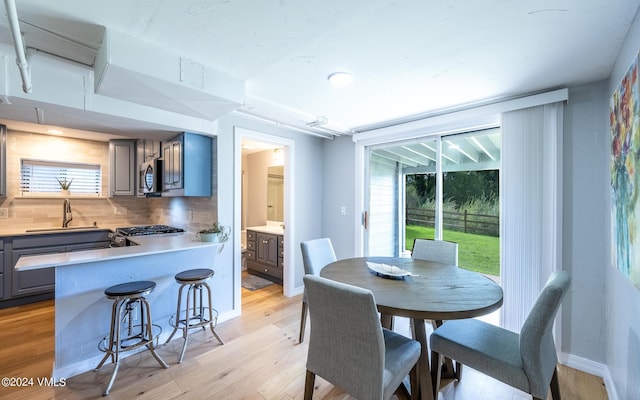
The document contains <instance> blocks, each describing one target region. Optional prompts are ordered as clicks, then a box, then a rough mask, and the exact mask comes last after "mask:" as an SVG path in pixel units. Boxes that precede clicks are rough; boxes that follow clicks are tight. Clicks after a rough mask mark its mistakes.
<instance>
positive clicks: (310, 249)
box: [298, 238, 337, 343]
mask: <svg viewBox="0 0 640 400" xmlns="http://www.w3.org/2000/svg"><path fill="white" fill-rule="evenodd" d="M300 248H301V249H302V264H303V265H304V273H305V275H315V276H319V275H320V271H322V268H324V267H325V266H326V265H327V264H330V263H332V262H334V261H336V260H337V259H336V253H335V252H334V251H333V245H332V244H331V239H329V238H322V239H313V240H307V241H305V242H302V243H300ZM307 310H308V307H307V292H306V290H305V292H304V294H303V297H302V313H301V315H300V337H299V338H298V341H299V342H300V343H302V341H303V340H304V329H305V327H306V324H307Z"/></svg>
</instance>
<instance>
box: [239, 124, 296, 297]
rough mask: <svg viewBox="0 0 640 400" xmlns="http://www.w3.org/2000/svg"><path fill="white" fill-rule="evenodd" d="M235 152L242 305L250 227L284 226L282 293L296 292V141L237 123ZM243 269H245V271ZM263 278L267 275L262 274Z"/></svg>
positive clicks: (287, 294) (289, 294) (290, 293)
mask: <svg viewBox="0 0 640 400" xmlns="http://www.w3.org/2000/svg"><path fill="white" fill-rule="evenodd" d="M234 132H235V138H234V144H235V154H236V160H237V161H236V162H235V165H236V178H235V179H236V188H237V189H236V192H235V193H236V195H235V199H236V200H235V201H234V202H235V207H234V208H235V209H236V213H235V218H234V226H235V227H236V229H237V232H239V233H240V234H239V235H238V237H239V240H238V244H237V246H235V249H234V256H235V257H237V260H238V261H239V262H237V263H235V265H238V266H239V267H238V268H236V270H234V277H235V279H234V282H237V283H236V284H235V285H234V287H235V303H236V304H238V305H239V306H240V305H241V295H242V290H243V289H242V286H241V285H242V276H243V275H245V276H246V275H247V272H246V269H247V266H248V264H249V263H248V262H247V257H246V256H247V255H248V254H247V252H248V250H245V252H244V255H245V257H242V255H243V247H244V249H246V248H247V244H248V241H247V238H246V236H244V235H245V232H246V228H247V227H273V228H281V229H282V232H281V234H282V235H281V237H282V238H284V240H283V246H282V258H281V260H280V261H279V262H280V263H281V265H282V282H281V283H282V293H283V295H285V296H291V295H293V291H294V288H293V282H294V271H293V268H287V265H292V264H291V261H290V260H292V259H293V257H292V254H293V253H292V252H293V250H292V248H293V246H292V239H290V238H293V217H292V215H293V212H292V211H293V196H292V195H291V193H293V170H292V168H290V165H292V160H293V152H294V146H293V144H294V143H293V141H292V140H289V139H286V138H282V137H279V136H274V135H270V134H266V133H263V132H258V131H253V130H249V129H245V128H240V127H236V128H235V129H234ZM243 270H244V271H243ZM263 278H264V276H263Z"/></svg>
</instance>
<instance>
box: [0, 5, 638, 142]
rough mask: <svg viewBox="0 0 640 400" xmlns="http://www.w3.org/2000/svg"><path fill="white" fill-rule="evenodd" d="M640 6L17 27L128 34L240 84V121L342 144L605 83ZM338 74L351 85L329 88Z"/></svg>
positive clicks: (227, 8) (272, 8) (293, 14)
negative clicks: (318, 134) (391, 127)
mask: <svg viewBox="0 0 640 400" xmlns="http://www.w3.org/2000/svg"><path fill="white" fill-rule="evenodd" d="M639 4H640V1H638V0H521V1H505V0H486V1H477V0H458V1H455V0H439V1H425V0H405V1H402V0H396V1H394V0H348V1H345V0H323V1H316V0H313V1H312V0H295V1H293V0H209V1H207V0H181V1H173V0H138V1H132V0H109V1H103V2H93V1H86V0H56V1H51V0H16V6H17V10H18V15H19V17H20V18H21V20H26V21H30V22H33V23H36V24H37V25H38V26H45V27H47V28H48V29H50V30H52V31H55V32H61V33H63V34H65V35H71V36H74V35H75V36H76V37H78V36H80V37H83V38H86V39H87V40H88V41H91V40H94V41H95V40H98V39H96V38H95V37H92V35H94V36H95V32H96V29H91V28H92V27H94V28H95V27H98V28H99V29H98V32H100V29H102V28H103V27H104V28H106V29H107V30H115V31H120V32H123V33H126V34H129V35H132V36H134V37H136V38H138V39H140V40H142V41H145V42H150V43H152V44H155V45H157V46H161V47H162V48H165V49H168V50H170V51H172V52H174V53H176V54H179V55H181V56H183V57H185V58H188V59H191V60H194V61H196V62H199V63H202V64H204V65H207V66H210V67H212V68H216V69H217V70H221V71H224V72H226V73H228V74H230V75H232V76H234V77H236V78H239V79H242V80H244V81H245V83H246V97H245V104H244V105H243V106H242V107H241V111H244V112H248V113H251V114H257V115H261V116H265V117H268V118H271V119H275V120H278V121H283V122H286V123H287V124H292V125H300V126H305V124H307V123H309V122H312V121H315V120H317V119H318V118H319V117H326V118H327V119H328V123H327V124H326V125H324V127H326V128H329V129H332V130H337V131H340V132H343V133H348V132H355V131H363V130H366V129H368V128H370V127H373V126H380V125H385V124H389V123H392V122H393V121H394V120H398V119H403V118H408V117H411V116H416V115H428V114H431V113H437V112H441V111H443V110H446V109H452V108H456V107H461V106H465V105H470V104H477V103H482V102H486V101H490V100H492V99H503V98H510V97H514V96H519V95H524V94H529V93H534V92H539V91H544V90H548V89H555V88H560V87H566V86H571V85H576V84H580V83H586V82H592V81H596V80H600V79H604V78H606V77H608V75H609V74H610V71H611V68H612V66H613V62H614V60H615V58H616V56H617V54H618V52H619V49H620V46H621V44H622V43H623V41H624V39H625V37H626V35H627V32H628V30H629V27H630V24H631V22H632V21H633V18H634V17H635V15H636V12H637V10H638V6H639ZM3 11H4V9H3ZM5 14H6V12H5ZM5 20H6V18H5ZM2 22H3V24H4V25H6V23H5V22H4V21H2ZM3 36H6V35H3ZM97 37H98V38H99V35H98V36H97ZM0 40H3V41H4V40H6V41H8V40H9V38H6V37H3V38H0ZM26 45H27V46H29V43H26ZM335 71H348V72H350V73H352V74H353V82H352V84H351V85H350V86H348V87H343V88H335V87H331V86H330V85H329V84H328V82H327V79H326V78H327V76H328V75H329V74H330V73H332V72H335Z"/></svg>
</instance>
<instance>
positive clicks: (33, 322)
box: [0, 285, 607, 400]
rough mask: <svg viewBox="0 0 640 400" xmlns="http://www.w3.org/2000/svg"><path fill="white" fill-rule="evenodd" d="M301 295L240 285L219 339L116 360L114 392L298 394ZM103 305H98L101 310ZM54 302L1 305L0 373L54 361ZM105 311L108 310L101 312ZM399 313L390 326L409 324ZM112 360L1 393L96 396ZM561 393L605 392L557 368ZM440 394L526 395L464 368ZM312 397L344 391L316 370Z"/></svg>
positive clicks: (575, 398) (16, 373)
mask: <svg viewBox="0 0 640 400" xmlns="http://www.w3.org/2000/svg"><path fill="white" fill-rule="evenodd" d="M300 302H301V296H297V297H294V298H289V299H288V298H285V297H283V296H282V290H281V287H280V286H277V285H271V286H269V287H267V288H265V289H261V290H258V291H254V292H250V291H246V290H244V289H243V298H242V316H241V317H239V318H236V319H234V320H231V321H227V322H224V323H221V324H220V325H219V326H218V328H217V331H218V333H219V334H220V335H221V336H222V338H223V339H224V340H225V342H226V344H224V345H219V344H218V342H217V341H216V340H215V338H213V336H212V335H211V332H210V331H193V334H192V336H191V337H190V340H189V346H188V349H187V354H186V355H185V359H184V362H183V363H182V364H177V357H178V354H179V351H180V348H181V345H182V339H181V338H180V339H176V340H173V341H172V342H171V343H169V344H168V345H165V346H160V348H159V350H158V352H159V353H160V354H161V356H162V357H163V358H164V359H165V361H167V363H168V364H169V365H170V367H169V369H166V370H164V369H161V368H160V367H159V365H158V363H157V362H156V361H155V360H154V359H153V357H152V356H151V355H150V354H149V352H143V353H140V354H136V355H132V356H130V357H127V358H126V359H124V360H123V361H122V365H121V367H120V371H119V372H118V376H117V378H116V381H115V384H114V386H113V389H112V391H111V394H110V396H109V397H107V398H113V399H134V398H136V399H198V400H200V399H232V400H236V399H277V400H285V399H302V398H303V392H304V377H305V361H306V352H307V343H308V337H309V327H307V340H306V341H305V342H304V343H303V344H298V343H297V337H298V325H299V318H300ZM107 312H109V310H105V313H107ZM53 317H54V307H53V302H51V301H48V302H42V303H38V304H34V305H29V306H24V307H17V308H12V309H4V310H0V377H21V378H34V379H37V378H38V377H48V376H49V374H50V373H51V367H52V362H53ZM105 318H108V316H107V315H105ZM405 322H406V321H403V320H402V319H400V320H399V321H398V322H397V323H396V330H398V331H403V330H405V331H408V324H406V323H405ZM111 371H112V366H111V365H110V364H109V365H106V366H104V367H103V368H102V369H101V370H100V371H99V372H93V371H90V372H86V373H84V374H82V375H79V376H75V377H72V378H70V379H68V380H67V381H66V385H65V386H64V387H58V388H50V387H39V386H38V385H37V381H34V387H30V388H20V389H19V388H6V387H2V386H0V399H12V400H14V399H29V400H31V399H54V398H55V399H70V400H72V399H92V398H93V399H98V398H102V396H101V394H102V391H103V389H104V386H105V384H106V382H107V380H108V379H109V375H110V373H111ZM560 386H561V392H562V396H563V397H562V398H563V399H564V400H603V399H607V396H606V391H605V389H604V385H603V383H602V379H600V378H597V377H594V376H591V375H588V374H585V373H582V372H580V371H576V370H573V369H571V368H568V367H564V366H561V368H560ZM439 398H440V400H484V399H487V400H488V399H492V400H495V399H514V400H520V399H530V397H529V396H527V395H526V394H524V393H522V392H520V391H517V390H515V389H512V388H510V387H508V386H506V385H504V384H502V383H500V382H497V381H495V380H494V379H491V378H488V377H486V376H484V375H482V374H479V373H477V372H475V371H473V370H471V369H470V368H467V369H465V375H464V378H463V380H462V381H461V382H459V383H458V382H453V383H451V384H449V385H447V386H445V387H444V388H442V390H441V391H440V396H439ZM314 399H351V397H350V396H348V395H345V394H344V393H343V392H341V391H340V390H339V389H337V388H335V387H333V386H332V385H330V384H329V383H327V382H326V381H324V380H322V379H321V378H317V379H316V391H315V393H314Z"/></svg>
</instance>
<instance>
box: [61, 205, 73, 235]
mask: <svg viewBox="0 0 640 400" xmlns="http://www.w3.org/2000/svg"><path fill="white" fill-rule="evenodd" d="M72 220H73V214H71V201H69V199H64V204H63V206H62V227H63V228H66V227H67V226H68V225H69V222H71V221H72Z"/></svg>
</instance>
